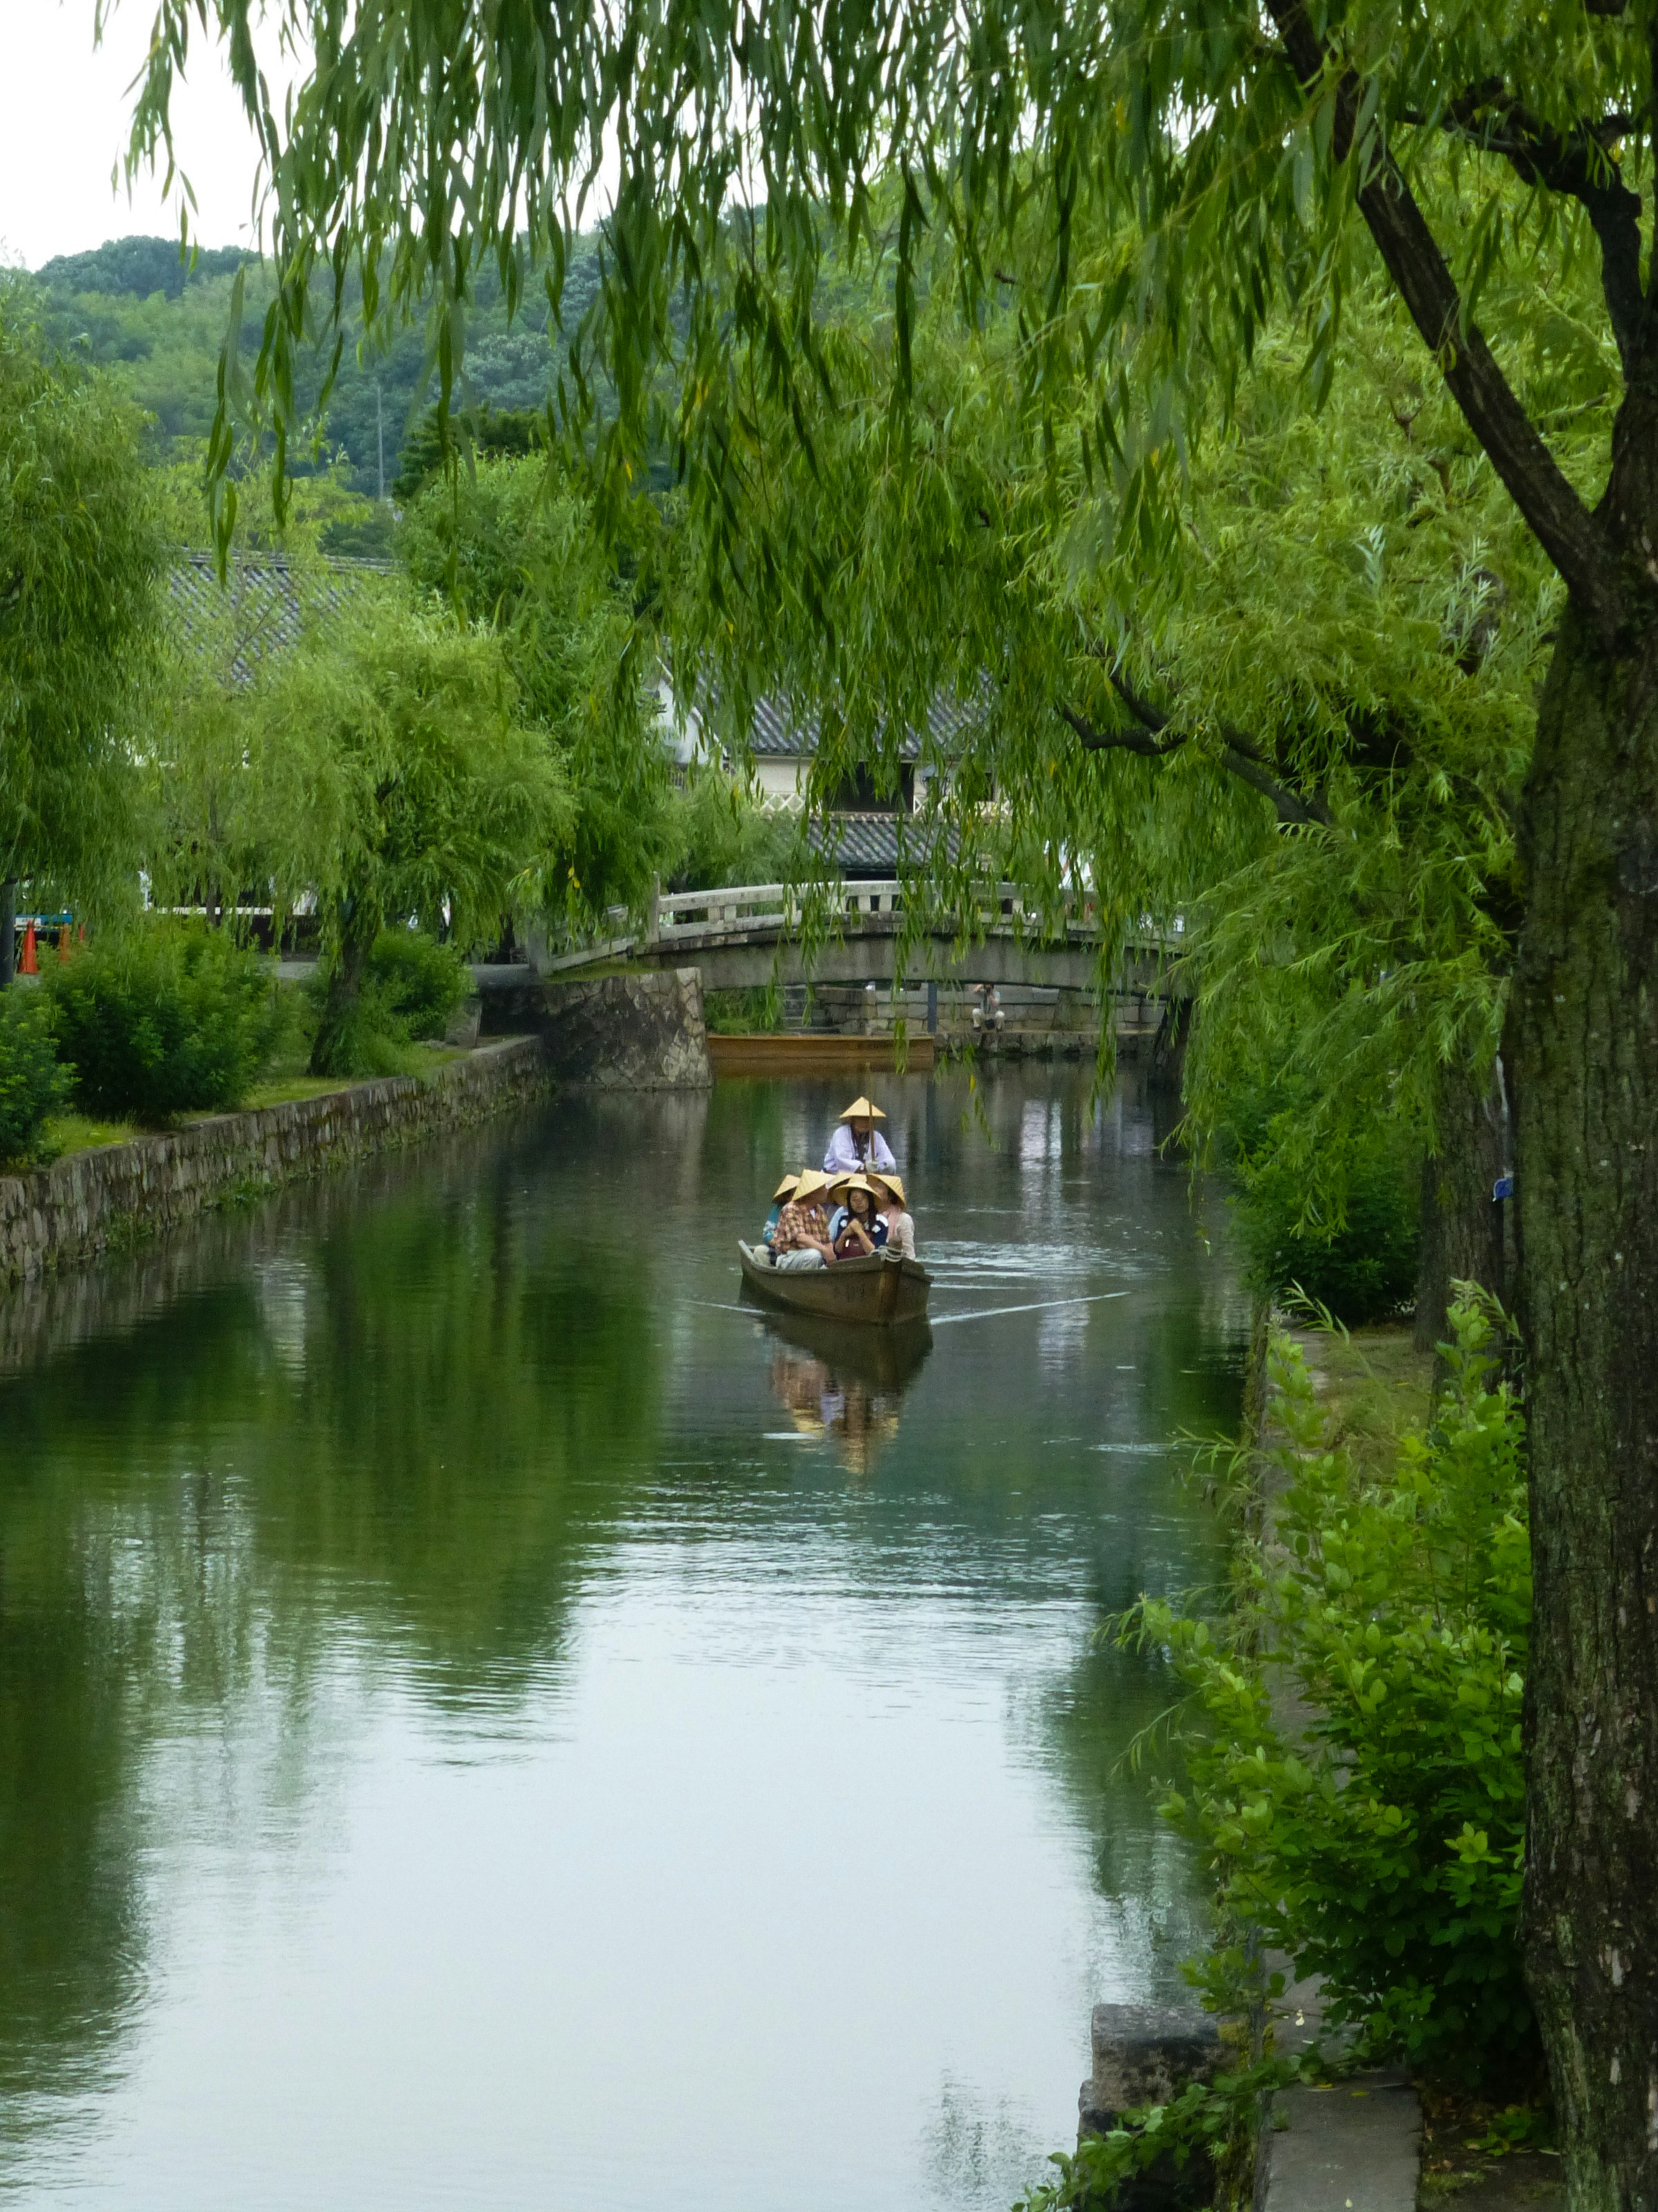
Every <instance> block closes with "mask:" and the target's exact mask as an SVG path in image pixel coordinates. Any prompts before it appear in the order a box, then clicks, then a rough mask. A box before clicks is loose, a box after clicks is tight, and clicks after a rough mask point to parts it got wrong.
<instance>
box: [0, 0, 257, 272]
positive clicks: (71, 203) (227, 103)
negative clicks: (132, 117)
mask: <svg viewBox="0 0 1658 2212" xmlns="http://www.w3.org/2000/svg"><path fill="white" fill-rule="evenodd" d="M154 16H155V10H154V8H153V6H152V5H151V4H150V0H121V4H120V6H119V7H118V9H117V11H116V15H115V21H114V22H113V24H112V27H110V29H109V30H108V31H106V34H105V38H104V43H103V45H102V46H100V47H99V48H97V49H95V50H94V46H93V43H92V17H93V0H61V4H60V0H0V27H3V31H4V37H3V39H0V54H3V56H4V58H5V67H4V72H3V75H0V258H4V259H5V260H6V261H9V262H10V263H12V264H14V265H16V264H19V263H21V264H22V265H23V266H24V267H25V268H27V269H38V268H39V266H40V264H41V263H42V262H43V261H50V260H51V259H52V257H53V255H54V254H58V253H78V252H82V251H84V250H85V249H86V248H87V247H88V246H101V245H102V244H103V242H104V240H106V238H125V237H127V236H129V235H130V234H132V233H134V232H150V233H159V234H161V235H162V236H164V237H171V236H176V235H177V234H178V228H179V203H178V201H177V199H176V198H174V199H173V200H172V201H170V202H167V201H163V199H162V197H161V180H160V179H159V178H155V179H142V180H140V181H139V182H137V183H136V184H135V185H134V186H133V191H132V197H131V201H130V202H129V200H128V197H127V193H126V188H125V185H122V186H121V188H120V190H119V191H118V192H115V191H112V190H111V188H110V171H111V168H112V167H113V166H114V164H115V163H116V162H117V161H118V159H119V157H120V155H121V152H122V149H123V148H124V147H125V143H126V133H127V114H128V109H129V106H130V95H129V92H128V88H129V86H130V85H131V82H132V79H133V77H134V76H136V75H137V71H138V70H139V68H140V67H141V65H142V64H143V57H144V52H145V48H146V46H147V44H148V40H149V27H150V24H151V22H152V21H154ZM173 130H174V137H175V140H176V142H177V144H178V148H179V161H180V166H181V167H183V168H184V170H185V173H186V174H187V175H188V176H189V179H190V181H191V185H193V186H194V188H195V192H196V203H197V213H196V216H195V217H194V218H193V220H192V223H191V234H192V235H193V236H194V237H195V238H196V239H197V241H198V242H199V243H200V244H201V245H203V246H234V245H237V244H239V243H242V242H251V240H252V224H251V222H250V220H249V204H250V196H251V194H252V185H253V170H254V162H255V153H254V145H253V138H252V133H251V131H249V130H248V128H247V125H246V123H245V122H244V121H243V119H242V112H241V106H240V102H239V101H238V100H237V99H236V96H235V94H234V92H233V90H232V89H231V86H230V80H229V78H228V76H227V75H226V73H225V70H224V69H223V66H222V63H221V62H220V60H219V57H218V54H217V52H216V51H212V50H209V49H205V48H203V49H201V50H199V51H192V54H191V70H190V76H189V81H188V83H187V85H186V88H185V94H184V96H183V97H182V98H181V99H177V100H175V102H174V117H173Z"/></svg>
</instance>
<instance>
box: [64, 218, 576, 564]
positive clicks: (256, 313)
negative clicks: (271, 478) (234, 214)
mask: <svg viewBox="0 0 1658 2212" xmlns="http://www.w3.org/2000/svg"><path fill="white" fill-rule="evenodd" d="M239 270H240V271H241V274H242V285H243V295H244V307H243V314H242V319H241V322H240V328H239V330H238V333H237V337H236V343H235V347H234V355H233V359H234V371H233V374H238V375H239V376H240V378H241V379H243V380H245V382H244V384H243V387H242V388H243V391H244V393H245V396H246V398H249V399H251V398H252V394H251V389H250V387H251V384H252V370H253V367H254V363H255V362H256V360H257V357H258V349H259V334H260V329H261V325H262V323H263V319H264V311H265V309H266V307H268V306H269V304H270V299H271V295H272V293H273V291H274V289H275V288H274V285H273V283H272V282H271V277H270V270H269V269H268V268H262V267H260V265H259V264H258V263H257V262H256V261H255V260H253V259H252V257H250V256H249V255H248V254H247V253H246V252H244V251H243V250H242V249H241V248H240V247H238V246H227V247H223V248H217V249H206V248H203V250H201V251H199V252H197V254H196V257H195V260H194V264H193V265H192V266H190V267H188V268H187V267H186V266H185V264H184V263H183V262H181V260H180V259H179V241H178V239H177V238H176V237H173V238H144V237H134V238H124V239H117V240H112V241H111V243H110V244H108V245H106V246H102V247H100V248H99V249H98V250H97V251H96V252H91V253H76V254H67V255H64V256H62V257H60V258H58V259H57V260H55V261H49V262H47V263H46V265H45V266H44V267H43V268H42V269H40V270H39V271H38V272H37V273H36V276H35V277H34V279H33V285H32V287H31V288H30V289H31V291H32V294H33V300H34V303H35V307H36V312H37V313H38V315H39V320H40V323H41V325H42V328H43V330H44V332H45V335H46V340H47V343H49V344H50V345H51V346H52V347H53V348H54V349H57V350H58V351H60V352H62V353H63V354H64V356H65V357H66V358H68V359H70V360H71V361H74V362H79V363H82V364H83V365H86V366H92V367H96V368H102V369H104V370H106V372H107V373H108V375H109V377H110V380H112V383H113V384H114V385H115V386H117V387H118V389H119V390H120V391H121V392H123V393H124V394H125V395H126V396H127V397H128V398H131V401H132V402H133V403H134V404H136V405H137V406H138V407H139V408H141V409H142V410H143V411H144V413H145V414H146V415H147V416H149V428H148V430H147V432H146V442H147V444H148V446H149V450H150V452H151V453H152V454H154V455H155V457H156V458H157V459H161V460H162V461H166V462H175V461H179V460H182V459H189V458H190V457H191V456H192V455H193V454H194V453H197V452H201V453H204V452H205V450H206V445H207V440H208V436H209V434H210V431H211V429H212V427H213V417H214V410H215V408H216V404H217V398H218V369H219V354H220V348H221V347H222V344H223V343H224V338H225V331H226V326H227V324H228V321H229V319H230V307H231V298H232V294H233V291H234V282H235V278H236V275H237V272H238V271H239ZM597 282H598V269H597V263H596V258H595V257H594V254H593V251H592V246H590V245H587V244H586V243H582V244H579V245H578V246H577V248H576V251H575V252H574V255H573V257H572V268H571V274H570V283H569V290H568V301H569V303H570V306H571V307H572V308H573V309H574V311H575V312H576V313H578V314H579V313H580V308H581V307H582V305H583V304H585V301H586V298H587V297H588V296H589V295H591V293H592V289H593V287H594V286H595V284H596V283H597ZM343 305H344V313H345V317H346V321H347V325H348V335H347V337H346V343H345V348H344V352H343V356H342V358H341V361H340V363H339V368H338V371H337V374H336V377H335V380H334V382H333V386H332V388H331V392H330V394H329V397H328V400H327V404H326V405H325V407H324V408H322V409H321V410H320V411H319V405H318V402H319V396H320V393H321V391H322V386H323V382H324V373H325V370H326V368H327V367H328V362H329V352H328V349H327V348H326V346H325V344H323V343H319V342H318V341H317V340H316V339H314V338H313V340H311V341H310V342H307V343H302V344H301V349H300V352H299V356H298V359H297V362H296V371H297V373H296V377H295V387H294V398H295V407H296V410H297V415H296V430H297V431H298V433H299V435H295V438H294V439H293V440H292V441H291V443H290V446H289V450H288V459H289V464H290V465H291V466H292V468H293V469H294V471H295V474H296V476H297V477H300V478H301V479H303V478H305V477H308V476H310V475H311V474H313V472H315V471H323V472H327V471H331V470H333V469H336V468H338V469H339V470H340V471H342V472H343V476H344V478H345V480H346V482H347V483H348V484H349V488H350V489H352V490H353V491H355V492H356V493H358V494H360V495H364V496H366V497H367V498H368V499H369V500H371V501H372V500H373V499H374V496H375V495H377V494H378V492H379V490H380V454H381V448H382V446H383V447H384V452H385V488H386V491H387V493H391V492H392V490H393V487H394V485H395V484H397V483H398V481H399V479H400V477H402V476H403V474H404V471H406V469H407V466H408V458H407V457H408V454H409V453H410V450H411V449H412V448H413V447H415V446H416V445H417V444H418V443H419V442H420V441H421V439H422V425H423V424H425V423H428V422H429V421H430V416H429V411H428V410H427V406H426V403H427V400H428V395H429V393H430V391H431V388H432V386H433V382H434V375H435V364H434V361H433V358H432V356H431V354H430V353H429V351H428V348H427V345H426V343H425V340H424V337H423V336H422V333H420V332H419V331H413V330H410V331H399V332H396V333H392V334H389V336H388V337H387V341H386V343H384V344H380V345H374V344H371V345H370V346H369V347H368V348H367V349H366V350H365V352H364V354H363V356H361V358H359V356H358V352H357V345H358V342H359V340H360V339H361V337H363V336H364V331H363V324H362V317H361V286H360V284H359V283H358V282H357V278H356V275H355V271H353V272H352V273H351V274H350V276H349V277H348V280H347V284H346V289H345V295H344V303H343ZM321 312H322V306H321V301H320V297H319V301H318V314H319V316H320V314H321ZM555 335H556V334H555ZM559 359H560V353H559V352H557V351H556V350H555V349H554V346H553V345H552V344H551V343H550V337H549V331H548V328H547V316H546V308H545V303H544V302H543V303H542V306H541V308H540V310H539V312H538V313H534V314H521V315H519V317H518V318H517V319H513V318H512V317H511V316H509V315H508V313H507V305H506V301H505V299H504V298H503V296H502V294H501V288H500V286H499V284H498V283H495V281H494V275H493V271H490V272H486V273H485V274H484V275H483V278H482V280H481V282H480V283H479V285H478V287H477V291H476V294H475V296H474V300H473V303H472V312H471V314H470V315H469V317H468V328H467V349H466V369H465V382H466V390H467V393H468V396H469V402H470V404H471V405H473V406H475V407H476V408H477V409H478V410H491V411H492V412H495V414H497V415H505V416H512V415H516V416H532V417H534V416H539V417H540V418H541V419H542V420H543V421H544V419H545V416H544V409H545V406H546V402H547V397H548V392H549V388H550V386H551V384H552V383H553V381H554V380H555V378H556V373H557V368H558V363H559ZM318 431H320V434H321V436H320V442H319V444H318V445H317V446H316V447H314V449H313V435H314V434H315V433H317V432H318ZM307 434H309V435H307ZM262 450H263V452H264V454H265V455H266V456H268V453H269V444H268V441H267V442H266V443H265V445H264V447H263V449H262ZM247 459H248V457H247V455H246V453H244V454H242V455H239V457H238V469H239V472H240V471H243V470H245V469H246V464H247ZM253 465H254V467H255V469H257V466H258V461H257V460H255V461H254V464H253ZM247 480H248V479H247V477H246V475H244V476H243V478H242V482H243V485H244V488H245V486H246V482H247ZM397 495H398V497H403V496H404V491H403V490H398V493H397ZM198 534H199V526H197V530H192V532H191V538H196V537H197V535H198ZM342 550H343V549H342Z"/></svg>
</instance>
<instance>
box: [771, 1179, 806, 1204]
mask: <svg viewBox="0 0 1658 2212" xmlns="http://www.w3.org/2000/svg"><path fill="white" fill-rule="evenodd" d="M799 1180H800V1178H799V1176H784V1178H783V1180H782V1182H780V1183H779V1184H778V1186H777V1188H776V1189H775V1190H774V1191H773V1193H772V1196H773V1197H774V1199H775V1198H786V1197H787V1196H788V1194H789V1193H790V1192H791V1191H792V1190H793V1188H794V1187H795V1185H796V1184H797V1183H798V1182H799Z"/></svg>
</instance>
